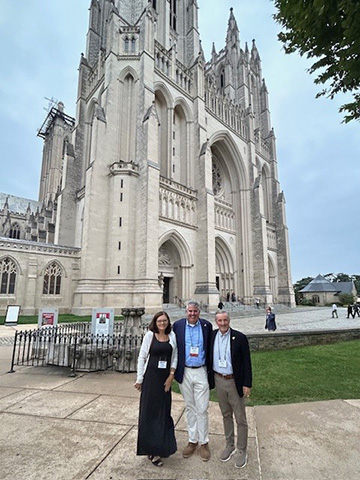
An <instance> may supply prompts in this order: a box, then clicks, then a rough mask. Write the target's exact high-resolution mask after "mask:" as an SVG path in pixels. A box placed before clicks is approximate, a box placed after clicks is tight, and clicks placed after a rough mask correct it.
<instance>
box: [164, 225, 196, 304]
mask: <svg viewBox="0 0 360 480" xmlns="http://www.w3.org/2000/svg"><path fill="white" fill-rule="evenodd" d="M192 267H193V262H192V259H191V254H190V249H189V247H188V245H187V244H186V242H185V240H184V239H183V237H182V236H181V235H180V234H179V233H178V232H176V231H172V232H168V233H167V234H166V235H164V236H163V238H162V239H160V248H159V266H158V269H159V270H158V271H159V283H161V285H162V288H163V303H177V304H181V303H185V302H186V301H187V300H189V299H190V298H191V293H192V291H193V288H192V286H191V269H192Z"/></svg>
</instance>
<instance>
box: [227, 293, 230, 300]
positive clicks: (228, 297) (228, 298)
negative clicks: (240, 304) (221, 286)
mask: <svg viewBox="0 0 360 480" xmlns="http://www.w3.org/2000/svg"><path fill="white" fill-rule="evenodd" d="M226 301H227V302H230V292H227V294H226Z"/></svg>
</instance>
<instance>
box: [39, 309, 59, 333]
mask: <svg viewBox="0 0 360 480" xmlns="http://www.w3.org/2000/svg"><path fill="white" fill-rule="evenodd" d="M58 315H59V310H58V309H57V308H40V310H39V315H38V328H41V327H56V325H57V324H58Z"/></svg>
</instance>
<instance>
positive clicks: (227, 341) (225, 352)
mask: <svg viewBox="0 0 360 480" xmlns="http://www.w3.org/2000/svg"><path fill="white" fill-rule="evenodd" d="M228 332H229V331H227V332H226V333H225V335H222V339H225V342H226V343H225V351H224V360H226V354H227V349H228V346H229V343H230V342H229V338H230V334H229V333H228ZM220 336H221V333H220V332H219V333H218V335H217V337H218V351H219V361H221V352H220ZM222 345H223V343H222Z"/></svg>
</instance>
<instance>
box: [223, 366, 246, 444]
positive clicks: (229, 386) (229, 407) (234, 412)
mask: <svg viewBox="0 0 360 480" xmlns="http://www.w3.org/2000/svg"><path fill="white" fill-rule="evenodd" d="M215 388H216V392H217V397H218V400H219V407H220V410H221V414H222V417H223V423H224V431H225V439H226V446H227V447H234V446H235V432H234V417H235V420H236V425H237V444H236V446H237V448H238V449H239V450H246V447H247V438H248V425H247V421H246V412H245V399H244V397H240V396H239V394H238V392H237V390H236V385H235V380H234V379H230V380H225V379H224V378H221V377H219V376H217V375H215Z"/></svg>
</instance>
